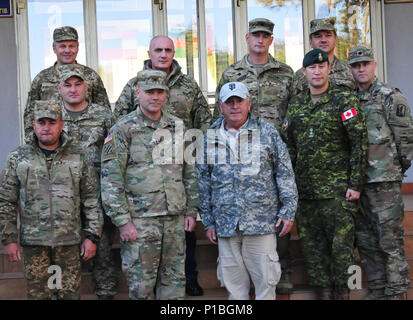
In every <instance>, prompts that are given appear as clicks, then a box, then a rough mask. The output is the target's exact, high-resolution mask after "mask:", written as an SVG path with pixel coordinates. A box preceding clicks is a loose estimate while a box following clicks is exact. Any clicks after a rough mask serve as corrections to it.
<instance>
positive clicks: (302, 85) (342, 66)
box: [293, 18, 355, 94]
mask: <svg viewBox="0 0 413 320" xmlns="http://www.w3.org/2000/svg"><path fill="white" fill-rule="evenodd" d="M334 24H335V19H334V18H324V19H315V20H312V21H311V22H310V46H311V48H313V49H321V50H323V51H324V52H325V53H326V54H327V56H328V60H329V62H330V66H331V71H330V75H329V81H330V84H332V85H334V86H338V87H340V88H342V89H347V90H350V91H352V92H353V91H354V89H355V84H354V79H353V77H352V75H351V72H350V69H349V66H348V63H347V62H345V61H343V60H340V59H338V58H337V57H336V56H335V55H334V50H335V48H336V46H337V43H338V37H337V31H336V29H335V27H334ZM293 88H294V90H295V92H294V93H295V94H297V93H300V92H301V91H303V90H304V89H306V88H308V85H307V80H306V78H305V76H304V74H303V71H302V69H299V70H297V72H296V73H295V74H294V85H293Z"/></svg>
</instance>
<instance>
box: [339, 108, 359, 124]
mask: <svg viewBox="0 0 413 320" xmlns="http://www.w3.org/2000/svg"><path fill="white" fill-rule="evenodd" d="M355 116H357V111H356V109H355V108H351V109H348V110H347V111H345V112H343V113H342V114H341V120H342V121H346V120H348V119H351V118H353V117H355Z"/></svg>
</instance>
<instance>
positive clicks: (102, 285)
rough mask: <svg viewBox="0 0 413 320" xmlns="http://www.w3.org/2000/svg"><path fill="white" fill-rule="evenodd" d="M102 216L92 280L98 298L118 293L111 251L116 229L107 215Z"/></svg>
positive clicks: (117, 275) (116, 276)
mask: <svg viewBox="0 0 413 320" xmlns="http://www.w3.org/2000/svg"><path fill="white" fill-rule="evenodd" d="M103 216H104V224H103V230H102V236H101V238H100V241H99V245H98V248H97V251H96V256H95V257H94V258H93V262H92V263H93V269H92V270H93V271H92V275H93V280H94V281H95V294H96V295H98V296H114V295H116V294H117V293H118V279H119V272H118V270H117V269H116V263H115V261H116V260H115V258H114V256H113V255H114V252H113V250H112V244H113V238H114V236H115V230H116V227H115V225H114V224H113V223H112V221H111V220H110V218H109V217H108V216H107V215H105V214H104V215H103Z"/></svg>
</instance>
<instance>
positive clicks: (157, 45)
mask: <svg viewBox="0 0 413 320" xmlns="http://www.w3.org/2000/svg"><path fill="white" fill-rule="evenodd" d="M174 55H175V47H174V43H173V41H172V40H171V39H170V38H168V37H166V36H156V37H155V38H153V39H152V40H151V43H150V45H149V51H148V56H149V59H151V64H152V69H154V70H161V71H163V72H166V74H168V75H169V73H170V72H171V65H172V63H173V59H174Z"/></svg>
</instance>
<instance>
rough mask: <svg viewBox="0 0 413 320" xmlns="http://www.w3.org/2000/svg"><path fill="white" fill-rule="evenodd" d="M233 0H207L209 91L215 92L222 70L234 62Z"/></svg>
mask: <svg viewBox="0 0 413 320" xmlns="http://www.w3.org/2000/svg"><path fill="white" fill-rule="evenodd" d="M231 2H232V1H231V0H219V1H218V0H205V20H206V41H207V69H208V91H210V92H215V89H216V86H217V84H218V81H219V79H221V75H222V72H224V70H225V69H226V68H227V67H228V66H229V65H231V64H233V63H234V40H233V39H234V38H233V34H232V33H233V31H232V7H231Z"/></svg>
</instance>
